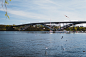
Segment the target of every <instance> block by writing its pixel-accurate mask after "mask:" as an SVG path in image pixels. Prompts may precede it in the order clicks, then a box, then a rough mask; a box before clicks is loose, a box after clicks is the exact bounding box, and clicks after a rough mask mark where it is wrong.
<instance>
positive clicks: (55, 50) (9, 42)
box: [0, 31, 86, 57]
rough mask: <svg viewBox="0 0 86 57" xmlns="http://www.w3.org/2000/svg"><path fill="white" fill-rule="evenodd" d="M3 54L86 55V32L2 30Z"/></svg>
mask: <svg viewBox="0 0 86 57" xmlns="http://www.w3.org/2000/svg"><path fill="white" fill-rule="evenodd" d="M62 36H63V38H62ZM1 56H2V57H18V56H19V57H86V33H70V34H66V33H52V34H51V33H47V32H46V31H45V32H44V31H43V32H40V31H32V32H30V31H0V57H1Z"/></svg>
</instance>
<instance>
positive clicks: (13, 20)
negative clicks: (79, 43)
mask: <svg viewBox="0 0 86 57" xmlns="http://www.w3.org/2000/svg"><path fill="white" fill-rule="evenodd" d="M1 3H2V1H1V0H0V24H6V25H12V24H16V25H18V24H27V23H34V22H42V21H44V22H49V21H50V19H51V22H53V21H55V22H56V21H57V22H58V21H68V20H69V21H71V20H72V21H73V20H75V21H76V20H78V21H86V16H85V15H86V0H12V1H11V2H10V1H9V5H7V12H8V15H9V16H10V19H6V16H5V10H6V9H5V8H4V7H3V8H2V6H1ZM65 15H66V16H68V17H69V18H67V17H65Z"/></svg>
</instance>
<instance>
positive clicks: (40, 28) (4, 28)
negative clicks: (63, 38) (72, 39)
mask: <svg viewBox="0 0 86 57" xmlns="http://www.w3.org/2000/svg"><path fill="white" fill-rule="evenodd" d="M12 26H15V25H0V31H19V30H20V29H22V28H23V27H25V26H18V27H14V28H13V27H12ZM51 28H52V27H51ZM53 28H54V29H58V28H59V26H54V27H53ZM64 30H67V31H86V27H79V26H75V27H73V26H72V27H68V28H66V29H64ZM22 31H23V30H22ZM25 31H50V29H49V28H47V27H45V26H42V25H30V26H29V27H28V28H27V29H25Z"/></svg>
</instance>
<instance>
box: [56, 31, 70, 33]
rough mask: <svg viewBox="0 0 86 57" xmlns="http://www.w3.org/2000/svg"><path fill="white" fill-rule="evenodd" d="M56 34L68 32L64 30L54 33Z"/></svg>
mask: <svg viewBox="0 0 86 57" xmlns="http://www.w3.org/2000/svg"><path fill="white" fill-rule="evenodd" d="M55 32H56V33H69V31H66V30H64V31H55Z"/></svg>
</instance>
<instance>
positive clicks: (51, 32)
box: [49, 19, 53, 34]
mask: <svg viewBox="0 0 86 57" xmlns="http://www.w3.org/2000/svg"><path fill="white" fill-rule="evenodd" d="M50 28H51V19H50ZM49 32H50V34H53V31H52V30H50V31H49Z"/></svg>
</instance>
